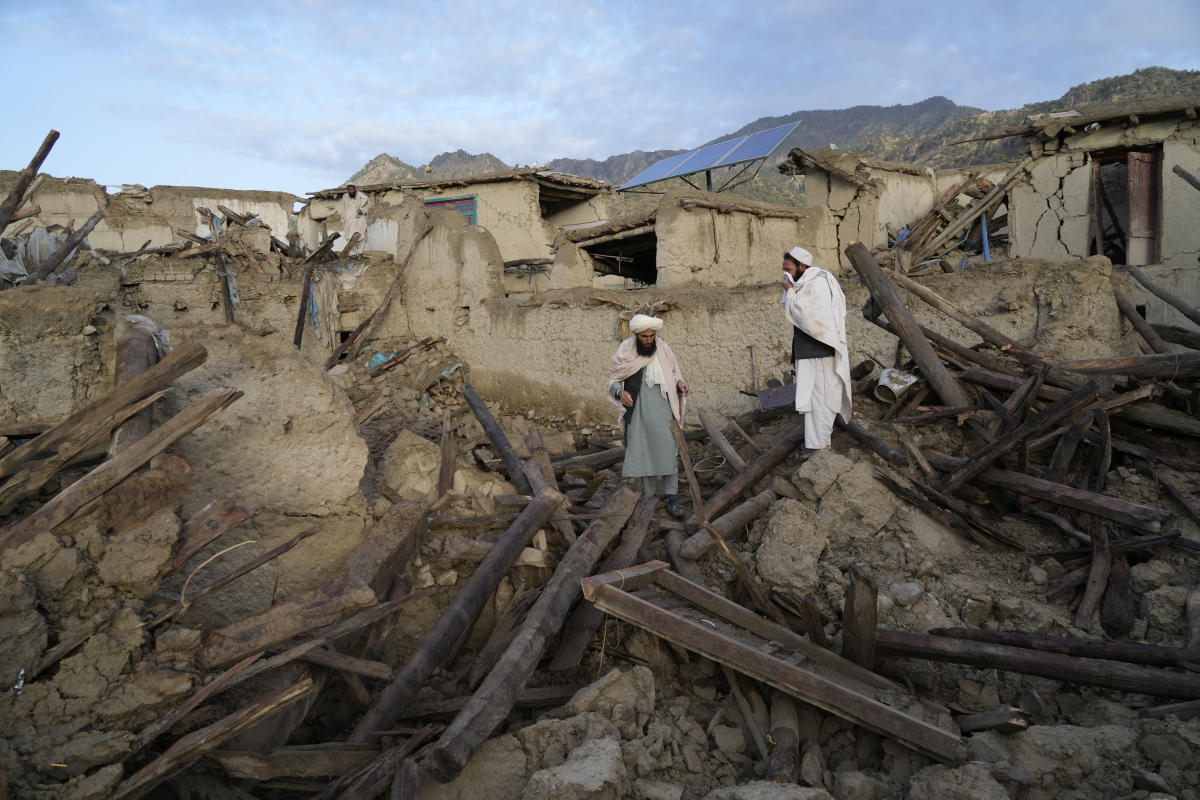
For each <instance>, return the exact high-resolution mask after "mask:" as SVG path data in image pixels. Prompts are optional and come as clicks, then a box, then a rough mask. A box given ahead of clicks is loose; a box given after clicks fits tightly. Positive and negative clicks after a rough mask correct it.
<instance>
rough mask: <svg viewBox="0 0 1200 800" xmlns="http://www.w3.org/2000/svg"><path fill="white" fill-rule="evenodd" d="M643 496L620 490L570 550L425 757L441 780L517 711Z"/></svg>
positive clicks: (450, 776) (459, 767)
mask: <svg viewBox="0 0 1200 800" xmlns="http://www.w3.org/2000/svg"><path fill="white" fill-rule="evenodd" d="M638 497H639V493H638V492H636V491H634V490H632V489H630V488H629V487H622V488H621V489H619V490H617V492H615V493H614V494H613V496H612V497H611V498H610V499H609V501H608V502H607V503H606V504H605V506H604V508H605V511H606V512H607V513H608V516H606V517H604V518H601V519H598V520H596V521H595V522H593V523H592V524H591V525H589V526H588V529H587V530H586V531H585V532H584V533H583V534H582V535H581V536H580V537H579V539H578V540H576V542H575V543H574V544H573V545H571V547H570V549H569V550H567V552H566V554H565V555H564V556H563V558H562V561H560V562H559V565H558V568H557V569H556V570H555V571H554V576H553V577H552V578H551V579H550V582H549V583H547V584H546V587H545V588H544V589H543V590H542V593H541V596H539V597H538V599H537V602H536V603H534V605H533V608H531V609H530V610H529V614H528V615H527V616H526V617H525V621H524V622H523V623H522V625H521V627H520V629H519V630H518V631H517V635H516V636H515V637H514V638H513V641H512V643H511V644H510V645H509V646H508V649H507V650H506V651H505V652H504V655H503V656H501V657H500V662H499V663H498V664H497V665H496V667H495V669H493V670H492V671H491V673H489V674H488V676H487V678H485V679H484V681H483V683H482V684H480V686H479V688H478V689H476V690H475V694H474V696H472V698H471V700H470V701H469V702H468V703H467V705H466V707H465V708H463V710H462V711H461V712H460V713H459V715H458V716H457V717H456V718H455V719H454V721H453V722H452V723H450V726H449V727H448V728H446V730H445V731H444V732H443V733H442V735H441V737H440V738H439V739H438V743H437V745H436V746H435V747H434V748H433V751H432V752H431V753H430V754H429V756H428V757H427V758H426V760H425V762H424V763H425V765H426V766H427V767H428V768H429V769H430V771H431V772H433V774H434V775H435V776H437V778H438V779H439V780H441V781H442V782H444V783H448V782H450V781H451V780H453V779H454V778H455V777H457V776H458V774H459V772H461V771H462V768H463V767H465V766H466V764H467V761H469V760H470V758H471V756H472V755H473V754H474V752H475V750H476V749H478V747H479V745H481V744H482V743H483V742H484V740H485V739H487V738H488V737H489V736H491V735H492V732H493V731H494V730H495V729H496V727H497V726H498V725H499V724H500V723H501V722H503V721H504V719H505V718H506V717H507V716H508V715H509V712H511V711H512V707H513V702H514V699H515V697H516V693H517V691H518V690H520V689H521V687H522V686H524V684H525V681H526V680H528V679H529V676H530V675H531V674H532V673H533V669H534V667H536V666H537V663H538V661H539V660H540V659H541V656H542V652H543V651H544V649H545V647H546V642H547V641H548V640H549V639H550V637H552V636H554V635H555V633H557V632H558V629H559V628H560V627H561V626H562V623H563V620H565V619H566V616H567V612H568V611H569V610H570V608H571V605H572V604H573V603H574V602H575V601H576V600H577V599H578V598H579V596H580V594H581V589H580V580H581V579H583V578H584V577H586V576H587V575H588V574H589V573H590V572H591V570H592V568H593V567H594V566H595V565H596V562H597V561H598V560H599V558H600V555H601V554H602V553H603V552H604V550H605V549H606V548H607V547H608V545H609V543H610V542H611V541H612V540H613V538H614V537H615V536H616V535H617V532H618V531H620V529H621V527H622V526H623V525H624V524H625V521H626V520H627V519H628V518H629V515H630V514H631V513H632V512H633V509H634V506H635V505H636V504H637V500H638Z"/></svg>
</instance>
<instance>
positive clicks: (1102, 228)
mask: <svg viewBox="0 0 1200 800" xmlns="http://www.w3.org/2000/svg"><path fill="white" fill-rule="evenodd" d="M1161 153H1162V151H1161V149H1160V148H1158V147H1155V148H1150V149H1142V150H1108V151H1104V152H1099V153H1093V154H1092V164H1093V166H1092V198H1091V211H1092V241H1091V243H1090V245H1089V249H1088V252H1089V253H1091V254H1096V253H1100V254H1102V255H1105V256H1108V258H1109V259H1110V260H1111V261H1112V262H1113V263H1114V264H1152V263H1154V262H1155V261H1156V260H1157V257H1158V256H1157V250H1158V205H1159V186H1160V180H1161V178H1160V176H1159V170H1160V169H1161V166H1160V165H1161V163H1162V159H1161V158H1160V156H1161Z"/></svg>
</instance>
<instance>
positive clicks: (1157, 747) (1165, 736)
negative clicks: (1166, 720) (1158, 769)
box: [1138, 733, 1195, 768]
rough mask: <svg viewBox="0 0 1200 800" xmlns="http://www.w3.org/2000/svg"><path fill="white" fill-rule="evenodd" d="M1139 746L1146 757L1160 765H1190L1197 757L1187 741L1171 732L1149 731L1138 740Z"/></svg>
mask: <svg viewBox="0 0 1200 800" xmlns="http://www.w3.org/2000/svg"><path fill="white" fill-rule="evenodd" d="M1138 747H1139V748H1140V749H1141V751H1142V753H1144V754H1145V756H1146V758H1148V759H1150V760H1151V761H1153V762H1154V763H1155V764H1159V765H1162V764H1171V765H1172V766H1176V767H1181V768H1182V767H1188V766H1190V765H1191V763H1192V761H1193V760H1194V758H1195V756H1194V754H1193V753H1192V752H1191V750H1190V749H1189V748H1188V746H1187V743H1186V742H1184V741H1183V739H1181V738H1180V737H1179V736H1176V735H1175V734H1171V733H1148V734H1146V735H1144V736H1143V737H1142V738H1141V740H1140V741H1138Z"/></svg>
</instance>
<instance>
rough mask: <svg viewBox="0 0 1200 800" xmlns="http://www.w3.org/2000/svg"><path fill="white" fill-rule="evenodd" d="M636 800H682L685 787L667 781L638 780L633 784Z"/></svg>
mask: <svg viewBox="0 0 1200 800" xmlns="http://www.w3.org/2000/svg"><path fill="white" fill-rule="evenodd" d="M633 797H634V800H680V798H682V797H683V787H682V786H680V785H679V784H677V783H667V782H666V781H649V780H646V779H644V778H638V779H637V780H636V781H634V782H633Z"/></svg>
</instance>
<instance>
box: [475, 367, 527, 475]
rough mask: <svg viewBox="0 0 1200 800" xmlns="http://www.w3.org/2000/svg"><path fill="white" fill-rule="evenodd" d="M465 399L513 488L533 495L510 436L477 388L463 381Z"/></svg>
mask: <svg viewBox="0 0 1200 800" xmlns="http://www.w3.org/2000/svg"><path fill="white" fill-rule="evenodd" d="M460 391H462V396H463V399H464V400H466V401H467V405H468V406H470V407H471V411H472V413H474V414H475V419H477V420H479V425H480V427H482V428H483V432H484V433H486V434H487V437H488V440H489V441H490V442H491V443H492V447H494V448H495V449H496V454H497V455H499V456H500V461H501V462H503V464H504V470H505V472H507V473H508V479H509V481H511V482H512V485H513V486H516V487H517V491H519V492H520V493H521V494H533V488H532V487H531V486H530V485H529V479H528V478H526V477H525V468H524V467H523V466H522V464H521V457H520V456H518V455H517V451H516V450H514V449H513V446H512V445H511V444H510V443H509V441H508V436H506V435H505V433H504V429H503V428H501V427H500V424H499V423H498V422H496V418H495V417H494V416H492V412H491V411H489V410H488V407H487V404H486V403H484V402H483V398H481V397H480V396H479V394H478V392H476V391H475V387H474V386H472V385H471V382H470V381H463V382H462V386H461V387H460Z"/></svg>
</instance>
